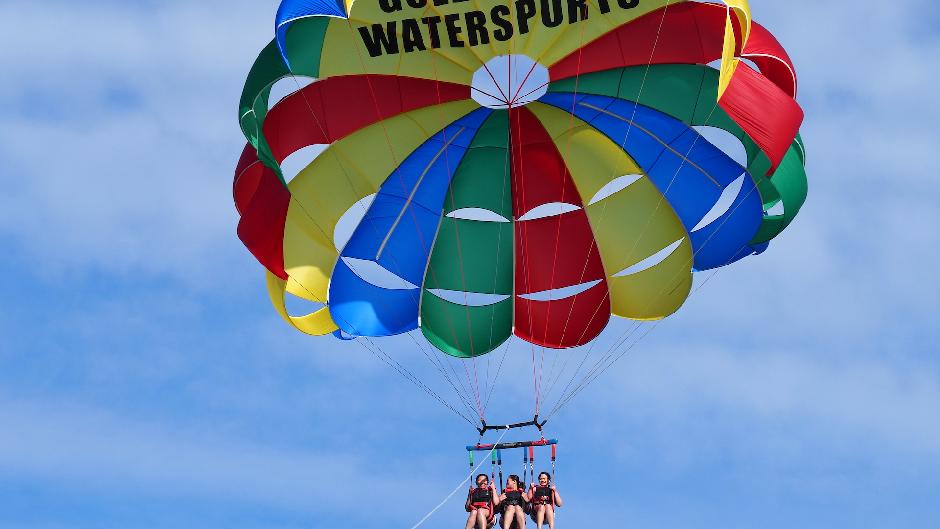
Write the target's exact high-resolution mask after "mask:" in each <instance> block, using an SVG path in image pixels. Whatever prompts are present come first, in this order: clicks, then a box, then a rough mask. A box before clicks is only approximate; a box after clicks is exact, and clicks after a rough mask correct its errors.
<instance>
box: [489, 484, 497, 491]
mask: <svg viewBox="0 0 940 529" xmlns="http://www.w3.org/2000/svg"><path fill="white" fill-rule="evenodd" d="M490 490H491V491H493V492H496V483H490Z"/></svg>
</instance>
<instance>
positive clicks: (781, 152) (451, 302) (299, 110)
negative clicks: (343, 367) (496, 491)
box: [233, 0, 807, 424]
mask: <svg viewBox="0 0 940 529" xmlns="http://www.w3.org/2000/svg"><path fill="white" fill-rule="evenodd" d="M526 2H528V0H524V1H523V2H521V3H519V2H506V1H503V0H497V1H496V2H495V3H494V4H493V5H492V6H491V7H490V8H488V11H486V12H485V13H484V12H479V11H476V8H475V5H474V4H473V3H467V2H461V3H447V4H444V5H436V4H435V5H430V4H428V3H423V4H422V6H421V7H417V8H415V7H409V6H405V5H403V4H401V3H396V2H394V1H391V0H389V1H384V0H383V2H379V1H377V0H355V1H354V0H346V1H345V2H333V1H332V0H330V1H328V2H309V1H306V0H284V1H283V2H282V3H281V6H280V9H279V10H278V14H277V21H276V31H275V35H274V39H273V40H272V41H271V43H270V44H269V45H268V46H267V47H266V48H265V49H264V50H263V51H262V52H261V53H260V55H259V56H258V58H257V60H256V61H255V63H254V66H253V67H252V69H251V71H250V73H249V75H248V79H247V81H246V83H245V88H244V91H243V95H242V98H241V102H240V108H239V122H240V125H241V128H242V130H243V131H244V133H245V136H246V139H247V145H246V147H245V150H244V151H243V153H242V157H241V160H240V161H239V163H238V166H237V169H236V177H235V182H234V186H233V191H234V196H235V202H236V207H237V209H238V212H239V214H240V216H241V220H240V222H239V226H238V235H239V238H240V239H241V240H242V241H243V242H244V243H245V245H246V247H247V248H248V249H249V250H250V251H251V252H252V253H253V254H254V255H255V256H256V257H257V259H258V261H259V262H260V263H261V264H262V265H263V266H264V267H265V268H266V269H267V273H268V288H269V292H270V295H271V299H272V302H273V303H274V305H275V308H276V309H277V311H278V312H279V313H280V314H281V316H282V317H284V319H285V320H287V321H288V322H289V323H290V324H291V325H293V326H294V327H296V328H297V329H299V330H301V331H302V332H306V333H308V334H313V335H326V334H333V333H335V334H337V336H339V337H341V338H344V339H349V338H352V339H354V340H355V341H359V342H360V345H361V346H363V347H364V348H366V349H367V350H369V351H370V352H371V353H372V354H374V355H376V356H377V358H379V359H380V360H382V361H383V362H385V363H387V364H389V365H390V367H392V368H393V369H395V370H396V371H398V372H399V373H400V374H401V375H402V376H403V377H404V378H406V379H408V380H410V381H411V382H412V383H415V384H416V385H417V386H418V387H419V388H421V389H422V390H424V391H426V392H428V393H429V394H430V395H432V397H434V398H436V399H437V400H439V401H440V402H441V403H442V404H444V405H445V406H447V407H448V408H450V409H451V411H453V412H454V413H456V414H457V415H460V416H461V417H462V418H464V419H465V420H468V422H471V423H473V421H472V420H470V418H469V417H468V415H467V414H470V415H476V416H477V417H478V419H479V420H480V421H483V423H484V424H485V417H486V410H487V406H488V405H489V403H490V399H491V397H492V395H493V391H494V388H495V385H496V384H495V382H496V380H497V379H499V378H500V376H501V375H502V373H503V371H504V364H505V363H506V362H507V359H508V362H509V363H510V365H511V366H512V367H511V369H512V373H513V374H515V373H516V372H517V371H521V369H519V368H520V366H519V365H518V362H516V359H517V358H516V356H515V355H513V354H510V349H511V340H510V338H511V337H513V336H515V337H517V338H518V339H520V340H522V341H525V342H529V344H530V345H529V346H528V349H529V350H528V351H526V354H525V360H526V362H527V363H530V364H531V365H530V366H528V368H527V369H526V370H531V376H532V387H533V401H534V408H535V409H534V411H535V413H536V414H538V413H539V412H540V411H542V409H543V408H545V409H548V410H549V411H548V415H547V416H549V417H550V416H551V415H553V414H554V413H557V411H558V410H559V409H560V408H561V407H563V406H564V405H565V404H566V403H567V402H569V401H570V400H571V399H572V398H573V397H574V396H576V395H577V394H578V393H580V391H582V390H583V388H584V387H585V386H586V385H587V384H590V383H591V381H593V380H594V379H595V378H596V376H598V375H599V374H600V373H602V372H603V371H605V370H606V369H607V368H608V367H609V366H610V365H611V364H612V362H614V361H616V359H617V358H619V357H620V356H617V354H618V353H617V352H616V351H617V350H618V348H619V347H620V346H622V345H624V344H625V343H627V342H626V341H621V340H620V339H618V340H617V341H615V342H614V344H613V346H612V347H611V348H610V350H609V351H605V352H603V354H602V355H600V358H599V359H598V360H597V361H596V362H595V363H593V364H590V367H589V368H588V370H587V371H586V372H585V373H582V369H583V368H584V367H585V365H588V364H587V360H588V357H589V356H591V355H592V354H593V352H595V344H596V342H595V341H594V339H595V338H596V337H597V336H598V335H600V334H601V333H602V332H603V330H604V329H605V328H606V327H607V325H608V320H609V319H610V317H611V316H617V317H621V318H627V319H631V320H635V321H637V322H645V321H659V320H662V319H663V318H665V317H668V316H669V315H671V314H673V313H674V312H675V311H677V310H678V309H679V308H680V307H681V306H682V305H683V303H684V302H685V300H686V299H687V298H688V297H689V296H690V295H691V293H692V292H693V290H692V285H693V273H695V272H700V271H705V270H719V269H721V268H722V267H724V266H727V265H730V264H732V263H734V262H737V261H739V260H741V259H745V258H749V257H751V256H753V255H758V254H761V253H763V252H765V251H766V250H767V248H768V246H769V243H770V242H771V241H772V240H773V239H774V238H775V237H776V236H778V235H779V234H780V233H782V231H783V230H785V229H786V227H787V226H788V225H789V224H790V223H791V222H792V221H793V219H794V218H795V216H796V215H797V213H798V212H799V210H800V207H801V206H802V204H803V202H804V200H805V197H806V192H807V180H806V173H805V169H804V163H805V154H804V152H805V151H804V146H803V143H802V140H801V139H800V138H799V136H798V129H799V125H800V122H801V121H802V111H801V110H800V107H799V105H798V104H797V103H796V101H795V96H796V86H797V82H796V75H795V68H794V67H793V64H792V61H791V60H790V58H789V56H788V55H787V53H786V51H785V50H784V49H783V47H782V46H781V45H780V44H779V42H777V40H776V39H775V38H774V37H773V36H772V34H771V33H770V32H769V31H768V30H767V29H765V28H764V27H762V26H760V25H759V24H757V23H756V22H753V21H752V19H751V13H750V9H749V7H748V5H747V2H746V1H744V0H728V1H726V2H724V3H723V4H717V3H707V2H698V1H675V0H643V1H640V2H628V3H620V4H618V5H617V6H613V5H612V6H606V4H605V3H597V4H593V3H592V4H591V5H587V4H584V6H585V9H583V10H580V9H578V10H574V11H570V10H569V11H570V12H568V13H567V15H568V16H561V15H558V13H555V15H556V16H549V17H548V18H540V17H542V16H543V15H545V14H544V13H537V12H536V11H535V10H534V9H535V7H533V11H532V13H531V16H530V14H528V13H529V11H530V10H528V9H527V8H526V9H521V10H520V9H519V8H520V6H522V7H525V6H526V5H528V4H526ZM529 3H530V4H531V5H532V6H535V3H534V2H529ZM573 3H574V4H578V5H579V6H580V5H582V4H579V3H578V2H573ZM409 5H413V3H412V4H409ZM383 6H384V7H383ZM605 6H606V7H605ZM481 17H482V18H481ZM435 19H438V20H460V21H462V23H463V24H464V26H462V28H463V31H464V32H463V33H461V34H451V33H450V32H449V28H450V26H447V28H446V29H447V30H446V31H445V30H442V31H440V32H438V31H437V29H440V28H438V26H435V25H434V23H433V22H423V23H420V24H419V23H417V22H415V23H412V22H414V21H416V20H431V21H433V20H435ZM504 23H505V26H504V25H503V24H504ZM440 27H441V28H443V27H444V26H440ZM454 27H456V26H454ZM500 29H501V30H503V31H502V32H500V31H498V30H500ZM380 30H381V31H384V32H385V35H384V37H383V36H382V35H380ZM399 30H400V31H399ZM383 39H384V40H383ZM435 39H436V42H435ZM376 51H379V53H375V52H376ZM744 58H747V59H749V61H750V62H747V63H746V62H743V61H742V59H744ZM715 61H720V67H719V68H717V69H716V68H711V67H710V66H708V65H709V64H711V63H714V62H715ZM295 76H303V77H304V78H305V79H307V78H309V79H315V81H314V82H312V83H309V84H305V85H304V86H301V85H300V83H299V82H298V83H297V85H296V86H297V90H296V91H295V92H294V93H293V94H290V95H288V96H286V97H284V98H282V99H280V100H279V101H277V102H276V103H275V104H273V105H269V104H268V99H269V97H270V94H271V88H272V87H273V86H274V84H275V83H277V82H278V81H279V80H280V79H283V78H286V77H292V78H294V77H295ZM295 82H296V78H295ZM697 127H699V128H700V127H714V128H718V129H721V130H723V131H725V132H726V133H729V134H731V135H732V136H733V137H735V138H737V139H738V140H740V142H741V144H742V145H743V147H744V150H745V152H746V155H747V156H746V160H745V161H744V162H745V163H743V164H742V163H739V161H735V160H734V159H732V158H731V157H730V156H728V155H727V154H725V153H724V152H723V151H721V150H720V149H718V148H717V147H715V146H714V145H712V144H711V143H710V142H708V141H707V140H706V139H705V138H703V137H702V136H701V135H700V134H699V132H698V131H697V130H696V128H697ZM312 145H326V146H327V147H326V148H325V150H324V151H323V152H322V153H321V154H320V155H319V156H317V157H315V158H314V159H313V161H311V162H310V163H309V165H308V166H307V167H306V168H305V169H303V170H302V171H300V173H299V174H297V175H296V177H294V178H293V179H291V180H290V181H289V182H287V181H285V179H284V175H283V174H282V171H281V163H282V162H284V161H285V160H286V159H287V158H288V157H289V156H290V155H291V154H292V153H295V152H297V151H300V150H302V149H304V148H307V147H309V146H312ZM373 195H374V197H375V198H374V199H373V200H372V201H371V203H370V204H369V205H368V206H366V205H365V201H364V200H363V199H364V198H366V197H369V196H373ZM351 208H361V210H360V211H359V212H357V213H361V215H357V217H358V218H360V219H361V220H360V221H359V222H358V224H357V225H356V226H355V229H354V230H353V233H352V234H351V236H349V237H339V238H338V237H337V226H338V225H339V221H340V219H342V218H348V216H346V213H347V212H348V211H349V210H350V209H351ZM344 216H345V217H344ZM337 240H342V241H344V244H343V246H342V247H337V246H338V245H339V243H335V244H334V241H337ZM287 294H291V295H294V296H298V297H300V298H303V299H306V300H308V301H312V302H315V303H317V304H319V306H320V308H319V309H318V310H317V311H315V312H313V313H311V314H307V315H301V316H292V315H290V314H289V313H288V311H287V309H286V306H285V301H284V298H285V296H286V295H287ZM638 328H639V324H637V326H636V327H634V328H633V329H634V330H633V331H627V332H626V333H625V335H626V338H625V340H629V339H630V336H633V334H629V335H628V334H627V333H632V332H634V331H635V330H636V329H638ZM653 328H655V324H654V325H653ZM419 330H420V333H421V335H422V336H421V337H418V336H417V331H419ZM400 334H408V336H409V337H410V339H411V340H412V341H413V343H414V345H415V346H416V347H417V348H418V349H419V351H420V352H421V354H422V355H424V356H425V357H426V359H427V360H428V361H429V363H430V364H431V367H432V368H433V369H434V370H435V371H437V373H438V375H440V377H441V378H443V381H444V383H446V386H449V389H448V391H453V392H454V393H456V394H457V399H458V400H459V402H458V404H457V405H456V407H454V406H453V405H451V404H450V403H449V402H447V401H446V400H445V399H443V398H442V397H441V396H440V394H439V393H438V392H436V391H434V390H433V389H432V388H430V387H429V386H428V385H427V384H425V383H424V382H422V381H420V380H419V379H418V377H417V376H416V375H415V373H414V372H413V371H411V370H409V369H407V368H405V366H404V365H402V363H401V362H399V361H398V360H397V359H396V358H394V357H393V356H392V355H390V354H387V353H385V351H383V350H382V348H381V346H380V345H379V344H380V343H381V342H382V340H383V338H384V337H388V336H394V335H400ZM644 336H645V335H644ZM635 343H636V342H633V344H634V345H635ZM428 344H430V345H432V346H433V347H434V348H436V349H438V350H440V351H442V352H443V353H446V355H437V354H436V353H435V352H434V351H433V350H431V349H430V348H428V347H427V345H428ZM581 346H584V349H585V350H586V353H585V355H584V357H583V358H582V359H581V360H580V361H579V362H577V363H576V366H577V367H576V369H575V370H574V373H573V374H570V379H569V378H567V377H568V374H569V371H568V366H569V365H570V364H571V362H572V359H573V358H574V357H575V355H574V354H571V353H564V354H565V359H564V360H563V361H561V362H559V358H558V357H559V356H560V355H561V354H562V353H558V352H556V353H554V358H553V359H552V361H551V365H550V367H549V372H548V376H545V368H546V365H545V364H546V359H545V356H546V350H563V349H570V348H577V347H581ZM630 347H633V345H631V346H630ZM499 349H502V353H501V356H500V357H499V361H498V366H497V367H496V370H495V378H491V367H492V366H491V363H492V362H491V358H490V357H489V356H488V355H489V353H491V352H493V351H498V350H499ZM498 354H500V353H498ZM620 354H621V355H622V353H620ZM480 356H486V357H487V358H486V365H485V368H484V367H483V366H481V365H479V364H478V362H477V360H476V359H477V357H480ZM494 358H495V357H494ZM457 363H459V364H460V366H455V364H457ZM460 371H462V373H460ZM481 375H482V376H481ZM579 376H580V377H581V378H577V377H579ZM576 379H577V380H576ZM562 382H564V384H563V386H561V388H562V389H561V393H560V395H558V397H557V398H558V400H557V402H555V404H554V405H553V406H551V408H549V407H548V406H546V404H547V403H548V402H549V399H550V398H553V397H554V395H553V392H554V391H555V389H556V388H557V387H558V384H560V383H562ZM445 389H446V387H445ZM461 408H462V409H461Z"/></svg>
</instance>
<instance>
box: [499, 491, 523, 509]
mask: <svg viewBox="0 0 940 529" xmlns="http://www.w3.org/2000/svg"><path fill="white" fill-rule="evenodd" d="M503 494H505V495H506V500H505V501H503V503H505V504H506V505H522V504H523V503H525V498H523V497H522V489H513V490H509V489H506V490H504V491H503Z"/></svg>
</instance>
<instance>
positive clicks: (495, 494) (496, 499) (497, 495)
mask: <svg viewBox="0 0 940 529" xmlns="http://www.w3.org/2000/svg"><path fill="white" fill-rule="evenodd" d="M490 491H491V492H492V495H493V507H496V506H497V505H499V503H500V502H501V501H503V497H502V495H500V493H499V492H497V491H496V485H495V484H493V483H490Z"/></svg>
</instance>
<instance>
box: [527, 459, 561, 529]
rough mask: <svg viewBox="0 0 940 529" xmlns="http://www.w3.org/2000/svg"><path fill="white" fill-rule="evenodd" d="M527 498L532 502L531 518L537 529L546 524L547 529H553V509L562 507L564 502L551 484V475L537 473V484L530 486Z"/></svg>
mask: <svg viewBox="0 0 940 529" xmlns="http://www.w3.org/2000/svg"><path fill="white" fill-rule="evenodd" d="M529 497H530V498H531V502H532V510H531V513H530V514H531V516H532V521H533V522H535V527H536V528H537V529H542V527H543V526H544V525H545V524H548V529H555V508H556V507H562V506H563V505H564V503H565V502H564V500H562V498H561V494H559V493H558V489H557V488H555V485H554V484H553V483H552V475H551V474H549V473H548V472H539V478H538V483H532V484H531V485H530V490H529Z"/></svg>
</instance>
